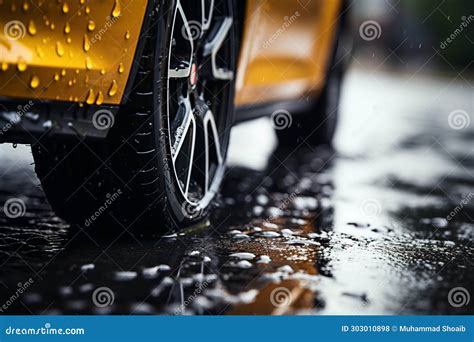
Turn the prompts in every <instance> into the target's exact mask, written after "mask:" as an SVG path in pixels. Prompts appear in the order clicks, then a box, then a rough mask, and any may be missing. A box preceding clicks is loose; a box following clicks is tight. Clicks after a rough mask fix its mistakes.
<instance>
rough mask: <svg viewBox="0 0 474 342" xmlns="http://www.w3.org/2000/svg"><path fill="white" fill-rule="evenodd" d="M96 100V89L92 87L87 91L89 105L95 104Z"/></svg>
mask: <svg viewBox="0 0 474 342" xmlns="http://www.w3.org/2000/svg"><path fill="white" fill-rule="evenodd" d="M94 100H95V95H94V91H93V90H92V89H89V92H88V93H87V98H86V103H87V104H88V105H92V104H94Z"/></svg>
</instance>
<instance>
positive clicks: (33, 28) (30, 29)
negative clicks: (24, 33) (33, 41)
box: [28, 20, 38, 36]
mask: <svg viewBox="0 0 474 342" xmlns="http://www.w3.org/2000/svg"><path fill="white" fill-rule="evenodd" d="M37 32H38V31H37V30H36V25H35V22H34V21H33V20H30V22H29V23H28V33H29V34H31V35H32V36H34V35H35V34H36V33H37Z"/></svg>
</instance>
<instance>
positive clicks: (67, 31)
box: [0, 0, 147, 104]
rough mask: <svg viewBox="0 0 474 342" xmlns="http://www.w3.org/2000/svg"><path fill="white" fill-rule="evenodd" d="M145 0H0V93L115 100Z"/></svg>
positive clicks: (126, 71)
mask: <svg viewBox="0 0 474 342" xmlns="http://www.w3.org/2000/svg"><path fill="white" fill-rule="evenodd" d="M146 5H147V1H146V0H72V1H69V0H24V1H23V2H22V1H18V0H16V1H15V0H0V27H1V28H2V30H0V96H6V97H15V98H33V99H35V98H38V99H47V100H61V101H74V102H87V103H89V104H92V103H96V104H101V103H106V104H119V103H120V101H121V98H122V96H123V93H124V90H125V86H126V84H127V80H128V76H129V74H130V69H131V66H132V62H133V57H134V53H135V50H136V47H137V42H138V38H139V35H140V29H141V26H142V23H143V18H144V15H145V10H146ZM3 28H4V29H3Z"/></svg>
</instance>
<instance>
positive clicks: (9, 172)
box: [0, 69, 474, 314]
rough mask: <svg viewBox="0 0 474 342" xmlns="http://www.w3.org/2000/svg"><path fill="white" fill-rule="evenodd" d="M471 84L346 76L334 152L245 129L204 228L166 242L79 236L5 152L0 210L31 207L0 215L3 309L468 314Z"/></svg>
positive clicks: (0, 150) (24, 162)
mask: <svg viewBox="0 0 474 342" xmlns="http://www.w3.org/2000/svg"><path fill="white" fill-rule="evenodd" d="M473 83H474V82H472V81H471V83H469V81H466V80H464V79H462V78H460V79H458V80H451V79H449V80H447V79H441V78H439V79H437V78H429V77H426V76H419V75H417V74H412V75H395V74H390V73H373V74H372V73H371V72H368V71H367V70H362V69H354V70H352V71H351V72H350V73H349V75H348V77H347V80H346V86H345V89H344V100H343V104H342V107H343V108H342V115H341V120H340V126H339V130H338V134H337V138H336V144H335V150H330V149H328V148H314V147H311V146H307V145H304V146H302V148H301V149H300V150H299V151H297V152H296V151H288V150H286V151H285V150H277V151H273V148H274V145H275V137H274V135H273V132H272V127H271V125H270V123H269V122H268V120H266V119H263V120H259V121H258V122H254V123H248V124H244V125H242V126H240V127H239V128H237V129H236V131H235V132H234V135H233V139H232V150H231V157H230V159H231V163H232V164H231V166H230V167H229V170H228V176H227V180H226V182H225V185H224V189H223V193H222V196H221V199H220V201H219V202H220V204H219V207H218V208H217V209H216V210H215V212H214V214H213V216H212V217H211V219H210V223H209V225H203V226H201V227H192V228H189V229H187V230H185V231H183V232H181V233H179V234H174V235H169V236H165V237H160V236H144V235H133V234H132V233H130V232H128V231H124V230H123V229H122V228H121V227H119V226H117V234H116V235H111V234H109V233H108V234H107V235H105V234H100V233H99V232H97V229H94V230H88V231H82V232H79V233H78V232H76V231H73V230H72V229H70V227H69V225H68V224H67V223H65V222H62V221H61V220H60V219H58V218H57V217H55V215H54V213H53V212H51V209H50V207H49V205H48V204H47V202H46V200H45V198H44V195H43V193H42V191H41V188H40V187H39V186H38V180H37V179H36V176H35V174H34V171H33V167H32V166H31V163H32V158H31V155H30V153H29V148H28V147H24V146H18V147H17V149H13V148H12V147H11V146H6V145H3V146H0V175H1V181H0V203H1V204H2V207H3V204H4V203H5V202H7V201H8V200H9V199H12V198H19V199H21V200H22V201H23V202H24V203H25V210H26V213H25V215H23V216H21V217H19V218H15V219H12V218H8V217H7V216H6V215H5V213H4V212H1V213H0V309H1V310H2V313H3V314H18V313H23V314H28V313H32V314H89V313H94V314H96V313H97V314H128V313H131V314H473V313H474V310H473V301H472V300H471V299H470V295H471V294H474V245H473V244H472V241H473V238H474V229H473V228H474V221H473V217H474V155H473V154H474V150H473V147H472V146H473V144H474V123H469V122H467V121H466V120H464V121H463V122H464V123H463V122H462V121H459V120H458V119H459V118H461V119H466V118H467V119H468V120H469V119H470V117H469V116H465V115H464V114H463V113H471V114H472V113H474V100H473V94H474V89H473ZM453 112H454V113H455V115H456V116H458V117H457V118H456V119H457V120H454V115H450V114H451V113H453ZM456 113H457V114H456ZM459 113H461V114H460V115H461V116H460V117H459V115H458V114H459ZM19 209H20V210H22V208H19ZM3 303H5V304H4V305H3V307H2V306H1V304H3Z"/></svg>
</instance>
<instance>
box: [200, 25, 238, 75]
mask: <svg viewBox="0 0 474 342" xmlns="http://www.w3.org/2000/svg"><path fill="white" fill-rule="evenodd" d="M232 23H233V20H232V18H230V17H224V18H220V19H219V20H217V26H216V27H217V28H216V29H215V30H214V32H212V33H213V34H211V37H212V38H211V40H210V41H209V42H207V43H206V45H205V46H204V56H205V57H208V56H210V57H211V69H212V76H213V78H214V79H216V80H226V81H228V80H232V79H233V78H234V72H233V71H231V70H229V69H225V68H220V67H218V66H217V53H218V52H219V51H220V49H221V48H222V45H223V44H224V41H225V39H226V38H227V36H228V34H229V32H230V30H231V28H232Z"/></svg>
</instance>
